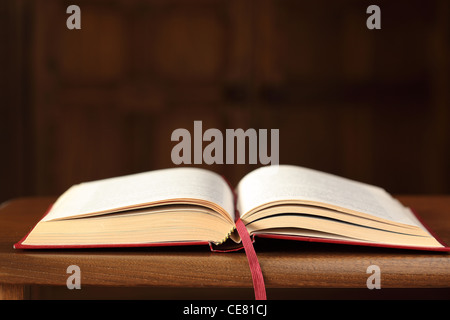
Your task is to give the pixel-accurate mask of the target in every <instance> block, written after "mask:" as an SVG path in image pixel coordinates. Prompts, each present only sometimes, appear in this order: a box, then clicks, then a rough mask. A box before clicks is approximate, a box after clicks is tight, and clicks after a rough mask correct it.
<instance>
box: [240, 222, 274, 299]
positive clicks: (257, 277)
mask: <svg viewBox="0 0 450 320" xmlns="http://www.w3.org/2000/svg"><path fill="white" fill-rule="evenodd" d="M236 229H237V232H238V233H239V236H240V237H241V240H242V244H243V245H244V250H245V254H246V256H247V260H248V264H249V266H250V272H251V273H252V280H253V290H254V291H255V299H256V300H267V297H266V286H265V285H264V278H263V274H262V271H261V266H260V265H259V261H258V257H257V256H256V252H255V248H253V242H252V240H251V239H250V235H249V234H248V230H247V228H246V227H245V225H244V223H243V222H242V220H241V219H238V220H237V221H236Z"/></svg>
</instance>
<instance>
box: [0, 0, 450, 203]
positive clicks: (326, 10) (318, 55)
mask: <svg viewBox="0 0 450 320" xmlns="http://www.w3.org/2000/svg"><path fill="white" fill-rule="evenodd" d="M70 4H77V5H79V6H80V8H81V26H82V29H81V30H68V29H67V28H66V19H67V18H68V16H69V14H66V8H67V6H69V5H70ZM371 4H377V5H379V6H380V8H381V27H382V28H381V30H368V29H367V27H366V19H367V18H368V16H369V14H367V13H366V9H367V7H368V6H369V5H371ZM449 18H450V2H449V1H447V0H440V1H438V0H431V1H426V0H421V1H410V0H408V1H407V0H402V1H370V2H369V1H356V0H344V1H298V0H285V1H276V0H262V1H258V0H228V1H225V0H192V1H183V0H179V1H172V0H170V1H162V0H116V1H106V0H90V1H57V0H45V1H43V0H40V1H38V0H36V1H31V0H3V1H1V3H0V35H1V47H0V81H1V82H0V90H1V97H0V98H1V100H0V152H1V156H0V202H1V201H4V200H7V199H10V198H14V197H19V196H28V195H58V194H60V193H62V192H63V191H65V190H66V189H67V188H68V187H70V186H71V185H72V184H75V183H79V182H82V181H88V180H95V179H101V178H108V177H112V176H117V175H124V174H130V173H136V172H142V171H147V170H154V169H158V168H166V167H173V166H174V165H173V163H172V161H171V157H170V153H171V150H172V148H173V146H174V145H175V144H176V143H175V142H172V141H171V140H170V136H171V133H172V131H173V130H175V129H177V128H186V129H188V130H189V131H190V132H191V134H193V121H194V120H202V121H203V129H204V130H206V129H208V128H218V129H220V130H222V132H225V129H227V128H229V129H237V128H243V129H248V128H255V129H260V128H264V129H269V130H270V129H279V130H280V149H279V153H280V162H281V163H289V164H295V165H300V166H306V167H310V168H314V169H318V170H322V171H327V172H331V173H335V174H338V175H342V176H345V177H348V178H352V179H356V180H360V181H364V182H368V183H371V184H376V185H380V186H382V187H384V188H386V189H387V190H388V191H390V192H392V193H422V194H428V193H449V192H450V169H449V163H450V127H449V120H450V90H449V89H450V22H449ZM204 167H206V168H210V169H212V170H215V171H217V172H219V173H221V174H224V175H226V176H227V177H228V179H229V180H230V182H231V183H233V184H236V183H237V182H238V180H239V179H240V178H241V177H242V176H243V175H244V174H245V173H247V172H248V171H250V170H251V169H254V168H255V167H256V166H252V165H213V166H208V165H204Z"/></svg>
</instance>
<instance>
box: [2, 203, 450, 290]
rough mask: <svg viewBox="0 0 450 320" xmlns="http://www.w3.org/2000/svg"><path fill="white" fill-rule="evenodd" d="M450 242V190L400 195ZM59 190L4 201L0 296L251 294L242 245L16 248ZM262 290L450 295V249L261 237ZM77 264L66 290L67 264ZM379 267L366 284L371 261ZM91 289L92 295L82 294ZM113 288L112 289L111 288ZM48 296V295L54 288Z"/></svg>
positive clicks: (249, 278)
mask: <svg viewBox="0 0 450 320" xmlns="http://www.w3.org/2000/svg"><path fill="white" fill-rule="evenodd" d="M398 198H399V199H400V201H402V202H403V203H404V204H405V205H408V206H411V207H414V208H415V209H416V211H417V212H419V213H420V215H421V217H422V218H423V220H424V221H425V222H426V224H428V225H429V226H430V227H431V228H432V229H433V230H434V231H435V232H436V233H437V234H438V235H439V236H440V237H441V238H442V240H444V241H445V242H446V243H450V196H401V197H398ZM54 200H55V198H48V197H37V198H19V199H14V200H11V201H8V202H6V203H4V204H2V205H1V206H0V297H1V298H3V299H23V298H31V299H35V298H36V299H46V298H52V299H53V298H57V299H66V298H67V299H77V298H82V299H85V298H101V299H104V298H106V299H108V298H115V297H118V298H120V299H122V298H130V297H131V298H137V299H140V298H150V299H152V298H157V299H166V298H167V299H169V298H170V299H172V298H173V299H178V298H181V299H196V298H201V299H203V298H207V299H209V298H211V299H220V298H226V299H228V298H232V299H235V298H237V299H240V298H242V299H253V297H254V296H253V291H252V281H251V274H250V270H249V267H248V263H247V259H246V257H245V254H244V252H243V251H241V252H233V253H215V252H214V253H213V252H210V250H209V248H206V247H205V248H203V247H163V248H139V249H96V250H94V249H89V250H28V251H27V250H15V249H13V244H14V243H15V242H17V241H18V240H19V239H21V238H22V237H23V236H24V235H25V234H26V233H27V232H28V231H29V230H30V228H31V227H33V226H34V224H35V223H36V222H37V221H38V220H39V219H40V218H41V217H42V215H43V214H44V212H45V211H46V209H47V207H48V206H49V205H50V204H51V203H52V202H53V201H54ZM255 250H256V252H257V254H258V257H259V261H260V264H261V269H262V272H263V274H264V279H265V284H266V287H267V297H268V299H278V298H281V299H298V298H301V299H304V298H305V299H308V298H313V299H315V298H327V299H328V298H340V299H341V298H345V297H348V298H369V299H371V298H383V299H384V298H401V299H404V298H409V297H417V295H419V298H422V297H428V298H446V299H449V298H450V254H448V253H428V252H418V251H407V250H396V249H381V248H368V247H358V246H346V245H333V244H319V243H304V242H297V241H296V242H293V241H283V240H270V239H257V241H256V242H255ZM70 265H77V266H79V267H80V270H81V290H76V289H74V290H69V289H68V288H67V286H66V281H67V279H68V277H69V276H70V274H68V273H67V267H68V266H70ZM371 265H377V266H379V267H380V271H381V289H380V290H377V289H373V290H369V289H368V288H367V285H366V281H367V279H368V277H369V276H370V274H368V273H367V272H366V271H367V268H368V267H369V266H371ZM89 294H92V295H91V296H87V295H89ZM115 294H118V295H116V296H115ZM52 295H53V296H52Z"/></svg>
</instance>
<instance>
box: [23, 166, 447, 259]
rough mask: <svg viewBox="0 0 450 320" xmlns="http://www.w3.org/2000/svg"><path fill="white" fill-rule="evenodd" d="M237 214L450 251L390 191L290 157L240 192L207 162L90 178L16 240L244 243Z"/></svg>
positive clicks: (300, 232)
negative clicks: (201, 165) (291, 161)
mask: <svg viewBox="0 0 450 320" xmlns="http://www.w3.org/2000/svg"><path fill="white" fill-rule="evenodd" d="M237 219H241V221H242V222H243V223H244V224H245V227H246V228H247V230H248V233H249V234H250V236H251V237H252V238H253V239H255V236H256V237H258V236H260V237H277V238H285V239H298V240H308V241H322V242H339V243H346V244H360V245H361V244H363V245H375V246H386V247H400V248H412V249H425V250H443V251H444V250H447V249H448V248H447V247H446V246H445V245H443V244H441V243H440V242H439V241H438V240H437V239H436V238H435V237H433V236H432V235H431V234H430V232H429V231H428V230H427V229H426V228H425V227H424V226H423V225H422V224H421V223H420V221H419V220H418V219H417V218H416V216H415V215H414V214H413V212H412V211H411V210H410V209H408V208H406V207H404V206H403V205H402V204H400V203H399V202H398V201H397V200H395V199H394V198H393V197H392V196H390V195H389V194H388V193H387V192H386V191H385V190H383V189H381V188H378V187H375V186H371V185H368V184H364V183H360V182H356V181H352V180H349V179H345V178H342V177H338V176H335V175H331V174H327V173H323V172H319V171H315V170H311V169H306V168H302V167H297V166H290V165H280V166H270V167H262V168H259V169H256V170H254V171H252V172H250V173H249V174H247V175H246V176H245V177H244V178H242V180H241V181H240V182H239V184H238V186H237V188H236V189H235V190H233V189H232V188H231V187H230V186H229V184H228V183H227V182H226V181H225V180H224V179H223V178H222V177H221V176H220V175H218V174H216V173H214V172H211V171H208V170H205V169H198V168H172V169H163V170H156V171H150V172H145V173H139V174H134V175H128V176H122V177H116V178H111V179H105V180H99V181H92V182H86V183H81V184H78V185H75V186H73V187H71V188H70V189H69V190H67V191H66V192H65V193H64V194H63V195H61V196H60V197H59V198H58V200H57V201H56V202H55V203H54V204H53V206H52V207H51V208H50V209H49V211H48V212H47V214H46V215H45V216H44V217H43V218H42V219H41V220H40V221H39V222H38V223H37V225H36V226H35V227H34V228H33V229H32V230H31V232H30V233H29V234H28V235H26V236H25V237H24V238H23V239H22V240H21V241H19V242H18V243H17V244H15V248H25V249H28V248H77V247H124V246H156V245H160V246H162V245H180V244H203V243H204V244H210V245H213V246H216V247H220V246H222V245H223V246H224V245H225V243H230V242H231V243H233V244H236V246H239V244H240V242H241V239H240V237H239V234H238V233H237V232H236V221H237Z"/></svg>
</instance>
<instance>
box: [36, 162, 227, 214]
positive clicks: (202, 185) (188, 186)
mask: <svg viewBox="0 0 450 320" xmlns="http://www.w3.org/2000/svg"><path fill="white" fill-rule="evenodd" d="M170 199H200V200H204V201H208V202H212V203H215V204H217V205H218V206H220V207H222V208H223V209H224V210H225V211H226V212H227V213H228V214H229V215H230V217H231V219H232V220H231V221H232V222H234V199H233V192H232V190H231V189H230V187H229V186H228V184H227V182H226V181H225V180H224V179H223V178H222V177H221V176H220V175H218V174H216V173H214V172H211V171H208V170H204V169H199V168H171V169H162V170H155V171H150V172H144V173H138V174H132V175H127V176H122V177H116V178H110V179H104V180H98V181H92V182H85V183H81V184H78V185H75V186H73V187H71V188H70V189H69V190H67V191H66V192H65V193H64V194H63V195H62V196H61V197H60V198H59V199H58V200H57V201H56V203H55V204H54V205H53V207H52V209H51V211H50V212H49V214H48V215H47V216H46V217H44V219H43V220H44V221H45V220H52V219H60V218H66V217H71V216H81V215H85V214H88V213H92V212H104V211H110V210H114V209H117V208H126V207H131V206H136V205H141V204H147V203H152V202H155V201H161V200H170Z"/></svg>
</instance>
